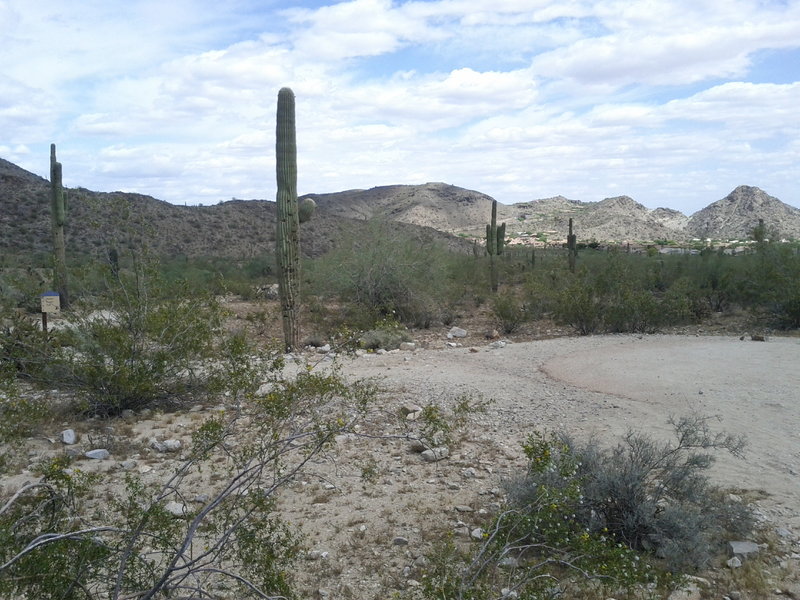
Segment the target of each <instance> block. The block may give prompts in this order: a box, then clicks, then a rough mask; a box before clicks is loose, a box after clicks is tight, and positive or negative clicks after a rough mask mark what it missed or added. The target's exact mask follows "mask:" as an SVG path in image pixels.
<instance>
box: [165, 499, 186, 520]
mask: <svg viewBox="0 0 800 600" xmlns="http://www.w3.org/2000/svg"><path fill="white" fill-rule="evenodd" d="M164 510H166V511H167V512H168V513H169V514H171V515H172V516H173V517H185V516H186V505H185V504H181V503H180V502H175V501H174V500H173V501H172V502H167V505H166V506H165V507H164Z"/></svg>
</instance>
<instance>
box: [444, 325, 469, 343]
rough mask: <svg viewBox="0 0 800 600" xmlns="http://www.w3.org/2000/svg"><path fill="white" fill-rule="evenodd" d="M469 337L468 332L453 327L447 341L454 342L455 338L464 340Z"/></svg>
mask: <svg viewBox="0 0 800 600" xmlns="http://www.w3.org/2000/svg"><path fill="white" fill-rule="evenodd" d="M463 337H467V331H466V330H465V329H461V327H453V328H451V329H450V331H448V332H447V339H448V340H452V339H453V338H463Z"/></svg>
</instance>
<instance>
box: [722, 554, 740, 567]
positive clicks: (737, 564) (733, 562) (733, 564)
mask: <svg viewBox="0 0 800 600" xmlns="http://www.w3.org/2000/svg"><path fill="white" fill-rule="evenodd" d="M725 564H726V565H728V566H729V567H730V568H731V569H738V568H739V567H741V566H742V561H741V560H740V559H739V557H738V556H734V557H733V558H730V559H728V561H727V562H726V563H725Z"/></svg>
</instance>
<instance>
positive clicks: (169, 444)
mask: <svg viewBox="0 0 800 600" xmlns="http://www.w3.org/2000/svg"><path fill="white" fill-rule="evenodd" d="M182 445H183V444H181V441H180V440H175V439H172V440H164V447H165V448H166V451H167V452H177V451H178V450H180V449H181V446H182Z"/></svg>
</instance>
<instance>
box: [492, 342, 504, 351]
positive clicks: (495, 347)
mask: <svg viewBox="0 0 800 600" xmlns="http://www.w3.org/2000/svg"><path fill="white" fill-rule="evenodd" d="M505 347H506V342H504V341H503V340H497V341H496V342H492V343H491V344H489V348H491V349H492V350H499V349H500V348H505Z"/></svg>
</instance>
